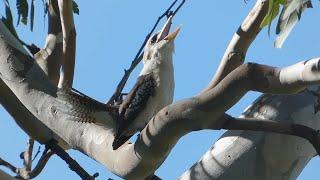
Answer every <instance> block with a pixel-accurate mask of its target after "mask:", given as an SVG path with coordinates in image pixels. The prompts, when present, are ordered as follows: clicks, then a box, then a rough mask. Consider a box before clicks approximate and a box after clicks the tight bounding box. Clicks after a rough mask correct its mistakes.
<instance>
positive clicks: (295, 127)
mask: <svg viewBox="0 0 320 180" xmlns="http://www.w3.org/2000/svg"><path fill="white" fill-rule="evenodd" d="M224 120H225V123H224V124H223V126H222V128H223V129H227V130H250V131H263V132H273V133H279V134H286V135H293V136H298V137H301V138H304V139H306V140H308V141H309V142H310V143H311V144H312V145H313V147H314V149H315V150H316V151H317V153H318V155H319V156H320V133H319V130H315V129H312V128H310V127H307V126H304V125H300V124H292V123H282V122H274V121H270V120H264V119H254V118H234V117H232V116H229V115H226V116H225V117H224Z"/></svg>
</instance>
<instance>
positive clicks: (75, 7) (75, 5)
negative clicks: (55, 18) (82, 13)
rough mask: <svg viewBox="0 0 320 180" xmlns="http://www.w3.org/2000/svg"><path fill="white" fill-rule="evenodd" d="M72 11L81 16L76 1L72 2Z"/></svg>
mask: <svg viewBox="0 0 320 180" xmlns="http://www.w3.org/2000/svg"><path fill="white" fill-rule="evenodd" d="M72 9H73V13H75V14H78V15H79V6H78V4H77V3H76V2H75V1H74V0H73V1H72Z"/></svg>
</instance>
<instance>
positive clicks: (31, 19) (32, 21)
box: [30, 0, 35, 31]
mask: <svg viewBox="0 0 320 180" xmlns="http://www.w3.org/2000/svg"><path fill="white" fill-rule="evenodd" d="M34 1H35V0H31V3H30V4H31V8H30V30H31V31H33V23H34Z"/></svg>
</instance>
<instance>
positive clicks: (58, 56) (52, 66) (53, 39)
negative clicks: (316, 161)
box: [34, 0, 63, 86]
mask: <svg viewBox="0 0 320 180" xmlns="http://www.w3.org/2000/svg"><path fill="white" fill-rule="evenodd" d="M46 3H47V5H48V24H49V25H48V35H47V38H46V43H45V46H44V48H43V49H41V50H40V51H39V52H38V53H36V54H35V55H34V58H35V59H36V62H37V63H38V64H39V66H40V67H41V69H42V70H43V71H44V72H45V73H46V74H47V76H48V77H49V79H50V80H51V82H52V83H53V84H55V85H56V86H57V85H58V83H59V77H60V68H61V63H62V55H63V47H62V46H63V43H62V28H61V22H60V14H59V7H58V1H57V0H51V1H49V0H47V2H46Z"/></svg>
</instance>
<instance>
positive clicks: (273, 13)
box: [260, 0, 286, 35]
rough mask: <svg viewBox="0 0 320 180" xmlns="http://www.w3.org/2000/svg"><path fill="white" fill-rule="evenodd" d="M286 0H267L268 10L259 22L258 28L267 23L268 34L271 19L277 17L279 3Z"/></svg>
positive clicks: (283, 2)
mask: <svg viewBox="0 0 320 180" xmlns="http://www.w3.org/2000/svg"><path fill="white" fill-rule="evenodd" d="M285 3H286V0H269V4H268V12H267V14H266V16H265V17H264V19H263V20H262V22H261V24H260V28H263V27H265V26H267V25H268V35H270V29H271V23H272V20H273V19H274V18H275V17H277V15H278V13H279V9H280V5H281V4H282V5H283V4H285Z"/></svg>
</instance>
